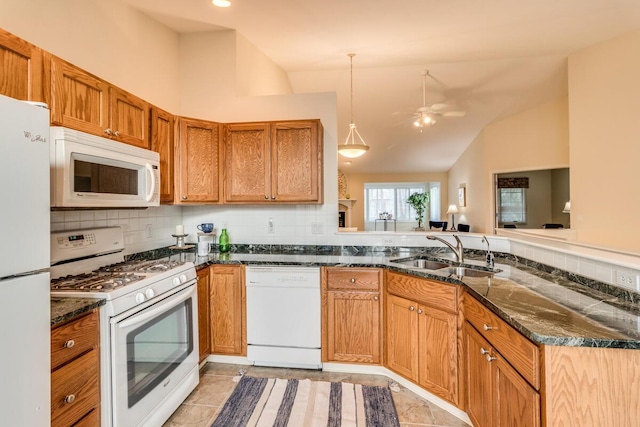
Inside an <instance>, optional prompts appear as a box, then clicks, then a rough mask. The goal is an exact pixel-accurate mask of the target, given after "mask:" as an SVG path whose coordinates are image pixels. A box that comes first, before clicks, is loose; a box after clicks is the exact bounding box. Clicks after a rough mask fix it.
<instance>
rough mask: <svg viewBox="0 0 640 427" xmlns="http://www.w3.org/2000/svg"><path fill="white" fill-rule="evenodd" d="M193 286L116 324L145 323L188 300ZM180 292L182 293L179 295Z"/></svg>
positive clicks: (191, 294)
mask: <svg viewBox="0 0 640 427" xmlns="http://www.w3.org/2000/svg"><path fill="white" fill-rule="evenodd" d="M195 289H196V288H195V286H190V287H188V288H186V289H184V290H182V291H180V292H178V293H177V294H174V295H171V296H169V297H167V298H165V300H166V301H165V300H163V301H159V302H157V303H156V304H154V305H152V306H150V307H149V308H148V309H145V310H144V312H143V313H142V314H140V315H136V316H130V317H129V318H127V319H125V320H122V321H120V322H118V321H117V320H116V321H115V323H117V324H118V327H120V328H129V327H131V326H134V325H137V324H140V323H145V322H146V321H147V320H149V319H153V318H154V317H156V316H157V315H158V314H160V313H163V312H165V311H166V310H168V309H169V308H172V307H175V306H176V305H178V304H181V303H182V302H184V301H186V300H188V299H189V298H192V297H193V293H194V292H195ZM181 293H182V295H180V294H181Z"/></svg>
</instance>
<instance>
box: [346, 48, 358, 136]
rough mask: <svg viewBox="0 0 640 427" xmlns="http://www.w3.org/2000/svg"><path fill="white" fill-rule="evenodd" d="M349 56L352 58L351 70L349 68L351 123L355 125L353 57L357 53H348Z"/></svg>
mask: <svg viewBox="0 0 640 427" xmlns="http://www.w3.org/2000/svg"><path fill="white" fill-rule="evenodd" d="M347 56H348V57H349V58H350V59H349V61H350V68H349V75H350V76H351V85H350V90H351V108H350V117H351V123H353V57H354V56H356V54H355V53H348V54H347Z"/></svg>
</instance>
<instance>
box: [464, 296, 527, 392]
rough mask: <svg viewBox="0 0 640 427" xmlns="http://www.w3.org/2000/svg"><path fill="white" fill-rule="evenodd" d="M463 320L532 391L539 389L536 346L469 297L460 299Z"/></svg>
mask: <svg viewBox="0 0 640 427" xmlns="http://www.w3.org/2000/svg"><path fill="white" fill-rule="evenodd" d="M464 317H465V320H466V321H468V322H469V323H471V324H472V325H473V326H474V327H475V328H476V329H477V330H478V331H479V332H480V334H481V335H482V336H483V337H484V338H485V339H486V340H487V341H489V342H490V343H491V345H492V346H493V347H495V349H496V350H498V352H500V354H502V356H503V357H504V358H505V359H507V361H508V362H509V363H510V364H511V366H513V367H514V368H515V369H516V370H517V371H518V372H519V373H520V375H522V376H523V377H524V379H526V380H527V381H528V382H529V383H530V384H531V385H532V386H533V387H535V389H536V390H539V389H540V353H539V349H538V346H536V345H535V344H534V343H532V342H531V341H529V340H528V339H527V338H525V337H524V336H523V335H521V334H520V332H518V331H516V330H515V329H514V328H513V327H511V326H509V325H508V324H507V323H506V322H505V321H504V320H502V319H500V318H499V317H498V316H496V315H495V314H493V313H492V312H491V311H489V310H488V309H487V308H486V307H485V306H483V305H482V304H481V303H480V302H479V301H478V300H476V299H475V298H473V297H472V296H471V295H469V294H466V295H465V297H464Z"/></svg>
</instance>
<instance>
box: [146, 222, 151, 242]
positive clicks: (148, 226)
mask: <svg viewBox="0 0 640 427" xmlns="http://www.w3.org/2000/svg"><path fill="white" fill-rule="evenodd" d="M145 237H146V238H147V239H151V238H153V226H152V225H151V224H147V226H146V227H145Z"/></svg>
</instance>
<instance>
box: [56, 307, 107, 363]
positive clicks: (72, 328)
mask: <svg viewBox="0 0 640 427" xmlns="http://www.w3.org/2000/svg"><path fill="white" fill-rule="evenodd" d="M98 320H99V314H98V311H93V312H91V313H89V314H87V315H86V316H82V317H80V318H77V319H75V320H73V321H71V322H69V323H65V324H64V325H62V326H60V327H57V328H55V329H52V330H51V369H56V368H57V367H58V366H61V365H63V364H65V363H67V362H68V361H70V360H71V359H73V358H75V357H78V356H79V355H81V354H82V353H85V352H87V351H89V350H91V349H94V348H95V349H97V348H98V341H99V333H98V331H99V326H98Z"/></svg>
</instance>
